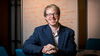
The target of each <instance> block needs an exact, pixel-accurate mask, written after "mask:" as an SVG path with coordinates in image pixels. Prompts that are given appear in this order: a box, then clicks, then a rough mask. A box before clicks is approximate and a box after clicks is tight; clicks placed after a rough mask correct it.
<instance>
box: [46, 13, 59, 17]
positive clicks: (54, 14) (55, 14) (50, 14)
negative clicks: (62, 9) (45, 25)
mask: <svg viewBox="0 0 100 56" xmlns="http://www.w3.org/2000/svg"><path fill="white" fill-rule="evenodd" d="M52 15H53V16H55V17H56V16H58V14H57V13H49V14H46V16H47V17H48V16H52Z"/></svg>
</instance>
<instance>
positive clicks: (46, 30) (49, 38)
mask: <svg viewBox="0 0 100 56" xmlns="http://www.w3.org/2000/svg"><path fill="white" fill-rule="evenodd" d="M44 32H45V34H46V36H47V39H48V41H49V44H53V45H55V42H54V39H53V35H52V31H51V28H50V27H49V25H47V26H46V29H45V31H44Z"/></svg>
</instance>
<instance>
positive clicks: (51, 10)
mask: <svg viewBox="0 0 100 56" xmlns="http://www.w3.org/2000/svg"><path fill="white" fill-rule="evenodd" d="M46 13H57V9H55V8H52V7H51V8H47V9H46Z"/></svg>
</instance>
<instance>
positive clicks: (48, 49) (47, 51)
mask: <svg viewBox="0 0 100 56" xmlns="http://www.w3.org/2000/svg"><path fill="white" fill-rule="evenodd" d="M57 51H58V48H57V47H55V46H54V45H52V44H48V45H46V46H44V47H43V49H42V53H45V54H53V53H57Z"/></svg>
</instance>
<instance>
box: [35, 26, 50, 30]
mask: <svg viewBox="0 0 100 56" xmlns="http://www.w3.org/2000/svg"><path fill="white" fill-rule="evenodd" d="M47 26H48V25H41V26H38V27H35V30H42V29H45V28H46V27H47Z"/></svg>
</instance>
